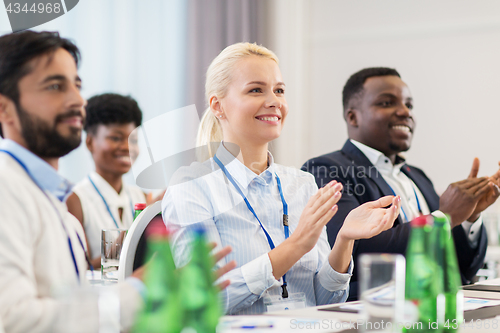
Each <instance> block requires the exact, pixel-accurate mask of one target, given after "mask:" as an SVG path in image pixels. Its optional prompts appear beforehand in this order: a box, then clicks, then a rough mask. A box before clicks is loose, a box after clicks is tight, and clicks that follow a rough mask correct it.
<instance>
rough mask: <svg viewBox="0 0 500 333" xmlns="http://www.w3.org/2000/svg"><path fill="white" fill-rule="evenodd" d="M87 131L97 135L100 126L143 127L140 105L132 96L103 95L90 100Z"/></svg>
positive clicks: (87, 109) (86, 123)
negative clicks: (125, 125) (123, 125)
mask: <svg viewBox="0 0 500 333" xmlns="http://www.w3.org/2000/svg"><path fill="white" fill-rule="evenodd" d="M85 109H86V111H87V120H86V122H85V127H84V128H85V131H86V132H87V133H91V134H95V131H96V130H97V126H98V125H110V124H128V123H134V124H135V126H136V127H138V126H141V123H142V112H141V109H140V108H139V105H138V104H137V102H136V101H135V99H133V98H132V97H130V96H122V95H118V94H102V95H96V96H93V97H91V98H90V99H89V100H88V104H87V107H86V108H85Z"/></svg>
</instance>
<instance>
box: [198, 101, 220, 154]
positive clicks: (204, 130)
mask: <svg viewBox="0 0 500 333" xmlns="http://www.w3.org/2000/svg"><path fill="white" fill-rule="evenodd" d="M222 139H223V136H222V128H221V126H220V124H219V120H218V119H217V118H216V117H215V115H214V114H213V113H212V110H210V108H207V109H206V110H205V113H203V117H202V118H201V121H200V126H199V127H198V134H197V136H196V147H199V148H198V160H199V161H200V162H204V161H206V160H208V159H209V158H211V157H213V156H214V155H215V153H216V151H215V150H216V149H217V148H215V147H214V145H212V144H211V143H212V142H216V143H218V142H221V141H222ZM205 146H206V147H207V148H208V150H205V149H204V147H205Z"/></svg>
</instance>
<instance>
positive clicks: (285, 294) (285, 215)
mask: <svg viewBox="0 0 500 333" xmlns="http://www.w3.org/2000/svg"><path fill="white" fill-rule="evenodd" d="M214 161H215V162H216V163H217V164H218V165H219V167H220V168H221V170H222V172H224V174H225V175H226V177H227V179H229V181H230V182H231V184H233V186H234V187H235V188H236V190H237V191H238V193H239V194H240V195H241V197H242V198H243V200H244V201H245V203H246V205H247V207H248V210H250V212H251V213H252V214H253V216H255V218H256V219H257V221H259V224H260V227H261V228H262V231H264V234H265V235H266V238H267V242H268V243H269V246H270V247H271V250H273V249H274V248H275V246H274V243H273V240H272V239H271V236H270V235H269V233H268V232H267V231H266V229H265V228H264V226H263V225H262V222H260V220H259V218H258V217H257V214H256V213H255V211H254V209H253V208H252V205H250V202H248V199H247V198H246V197H245V195H244V194H243V192H242V191H241V189H240V188H239V186H238V185H237V184H236V182H235V181H234V179H233V177H232V176H231V174H230V173H229V172H228V171H227V169H226V168H225V167H224V165H223V164H222V162H221V161H220V160H219V159H218V158H217V156H216V155H214ZM274 175H275V176H276V182H277V183H278V190H279V192H280V197H281V203H282V204H283V227H284V230H285V239H287V238H288V236H289V230H288V205H287V203H286V201H285V197H283V191H282V189H281V181H280V177H278V175H277V174H276V173H274ZM286 286H287V284H286V274H284V275H283V285H282V286H281V289H282V290H283V291H282V294H281V295H282V297H283V298H288V291H287V289H286Z"/></svg>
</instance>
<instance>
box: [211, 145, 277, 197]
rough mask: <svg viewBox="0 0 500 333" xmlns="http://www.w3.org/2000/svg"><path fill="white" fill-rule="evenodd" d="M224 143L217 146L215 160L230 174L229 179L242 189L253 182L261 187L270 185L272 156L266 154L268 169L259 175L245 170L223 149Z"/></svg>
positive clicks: (272, 171)
mask: <svg viewBox="0 0 500 333" xmlns="http://www.w3.org/2000/svg"><path fill="white" fill-rule="evenodd" d="M223 143H224V142H222V143H221V144H220V145H219V148H218V149H217V153H216V155H217V158H218V159H219V160H220V161H221V162H222V164H223V165H224V166H225V167H226V170H227V171H228V172H229V173H230V174H231V177H233V179H234V180H235V181H236V182H237V183H238V184H239V185H240V186H241V187H242V188H244V189H246V188H247V187H248V185H249V184H250V183H251V182H252V181H253V180H255V181H256V182H257V183H259V184H261V185H270V184H271V183H272V180H273V176H274V173H275V171H274V170H275V166H274V158H273V155H271V153H270V152H269V151H268V152H267V161H268V163H269V167H268V168H267V169H266V170H264V171H263V172H262V173H261V174H260V175H257V174H256V173H255V172H253V171H252V170H250V169H249V168H247V167H246V166H245V165H244V164H243V163H241V162H240V161H239V160H238V159H237V158H236V157H234V156H233V154H231V153H230V152H229V151H228V150H227V149H226V147H224V144H223Z"/></svg>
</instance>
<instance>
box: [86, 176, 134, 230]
mask: <svg viewBox="0 0 500 333" xmlns="http://www.w3.org/2000/svg"><path fill="white" fill-rule="evenodd" d="M88 178H89V180H90V183H91V184H92V186H94V188H95V190H96V191H97V193H98V194H99V195H100V196H101V199H102V201H103V202H104V205H105V206H106V209H107V210H108V213H109V216H111V218H112V219H113V222H115V225H116V228H117V229H120V227H119V226H118V223H117V222H116V220H115V217H114V216H113V213H111V209H110V208H109V206H108V203H107V202H106V199H104V196H103V195H102V194H101V191H99V189H98V188H97V186H95V184H94V182H93V181H92V179H90V176H88ZM129 197H130V195H129ZM130 209H131V210H132V219H133V218H134V214H135V211H134V206H133V205H132V200H131V199H130Z"/></svg>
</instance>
